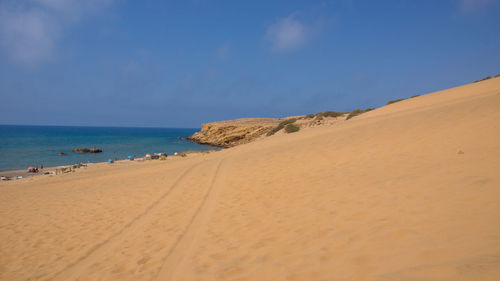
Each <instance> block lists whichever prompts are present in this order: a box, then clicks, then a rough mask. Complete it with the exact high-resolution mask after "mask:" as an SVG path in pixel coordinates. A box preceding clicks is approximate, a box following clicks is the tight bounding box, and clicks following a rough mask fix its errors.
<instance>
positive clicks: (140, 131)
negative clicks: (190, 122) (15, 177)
mask: <svg viewBox="0 0 500 281" xmlns="http://www.w3.org/2000/svg"><path fill="white" fill-rule="evenodd" d="M196 131H198V129H178V128H175V129H174V128H105V127H63V126H11V125H0V171H7V170H18V169H26V168H27V167H29V166H38V167H39V166H40V165H42V164H43V165H44V166H45V167H50V166H59V165H68V164H76V163H88V162H92V163H94V162H103V161H107V160H108V159H109V158H117V159H126V158H127V156H128V155H137V156H138V157H140V156H144V155H145V154H146V153H151V154H152V153H159V152H165V153H168V154H169V155H172V154H173V153H174V152H182V151H187V150H210V149H214V148H213V147H211V146H207V145H199V144H195V143H192V142H189V141H185V140H182V139H178V137H181V138H185V137H188V136H190V135H192V134H193V133H194V132H196ZM94 146H95V147H97V148H100V149H102V150H103V152H102V153H96V154H93V153H86V154H80V153H74V152H72V151H71V150H72V149H73V148H78V147H87V148H92V147H94ZM59 152H64V153H66V154H67V156H59V155H57V154H58V153H59Z"/></svg>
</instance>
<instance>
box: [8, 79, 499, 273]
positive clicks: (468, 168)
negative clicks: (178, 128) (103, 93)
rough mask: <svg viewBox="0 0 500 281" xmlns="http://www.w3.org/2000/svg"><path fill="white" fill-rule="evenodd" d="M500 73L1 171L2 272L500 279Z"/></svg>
mask: <svg viewBox="0 0 500 281" xmlns="http://www.w3.org/2000/svg"><path fill="white" fill-rule="evenodd" d="M499 171H500V78H495V79H491V80H487V81H484V82H480V83H474V84H470V85H465V86H462V87H458V88H454V89H450V90H446V91H441V92H436V93H433V94H429V95H425V96H420V97H417V98H413V99H409V100H405V101H401V102H398V103H395V104H392V105H389V106H385V107H382V108H380V109H377V110H374V111H371V112H368V113H365V114H363V115H360V116H357V117H355V118H353V119H351V120H348V121H345V122H338V123H336V124H335V125H334V126H328V127H318V128H310V129H305V130H302V131H300V132H298V133H294V134H290V135H275V136H272V137H268V138H264V139H262V140H258V141H256V142H253V143H249V144H246V145H241V146H238V147H234V148H230V149H227V150H224V151H220V152H216V153H212V154H200V155H197V156H193V157H188V158H186V159H179V160H168V161H150V162H144V163H130V164H122V165H121V166H120V165H115V166H110V165H104V164H99V165H96V166H95V167H90V168H88V169H87V170H85V171H82V172H78V173H74V174H64V175H58V176H51V177H34V178H30V179H25V180H20V181H15V182H8V183H2V184H1V185H0V191H1V192H0V252H1V255H0V280H304V281H305V280H307V281H310V280H332V281H333V280H380V281H389V280H391V281H394V280H500V172H499Z"/></svg>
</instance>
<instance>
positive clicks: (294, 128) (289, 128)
mask: <svg viewBox="0 0 500 281" xmlns="http://www.w3.org/2000/svg"><path fill="white" fill-rule="evenodd" d="M299 130H300V127H299V126H297V125H295V124H288V125H286V127H285V132H286V133H287V134H290V133H295V132H298V131H299Z"/></svg>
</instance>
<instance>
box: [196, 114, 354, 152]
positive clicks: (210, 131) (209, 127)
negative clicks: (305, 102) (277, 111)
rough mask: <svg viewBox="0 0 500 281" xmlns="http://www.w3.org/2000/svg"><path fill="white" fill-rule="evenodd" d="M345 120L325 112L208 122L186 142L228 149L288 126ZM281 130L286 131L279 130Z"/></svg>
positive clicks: (302, 126) (325, 123) (324, 123)
mask: <svg viewBox="0 0 500 281" xmlns="http://www.w3.org/2000/svg"><path fill="white" fill-rule="evenodd" d="M346 116H347V114H346V113H343V112H333V111H326V112H320V113H317V114H309V115H304V116H291V117H285V118H244V119H236V120H228V121H218V122H211V123H205V124H202V125H201V131H199V132H196V133H194V134H193V135H192V136H190V137H188V138H187V140H190V141H192V142H195V143H199V144H208V145H213V146H218V147H225V148H229V147H233V146H236V145H240V144H244V143H248V142H251V141H254V140H256V139H259V138H262V137H266V136H269V135H273V134H275V133H277V134H283V133H286V132H287V131H286V128H285V127H286V126H287V125H289V124H293V125H294V126H296V127H298V128H299V129H302V128H307V127H316V126H322V125H329V124H333V123H335V122H338V121H343V120H345V119H346V118H345V117H346ZM283 128H285V130H282V129H283ZM297 131H298V130H297Z"/></svg>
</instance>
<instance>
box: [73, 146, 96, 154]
mask: <svg viewBox="0 0 500 281" xmlns="http://www.w3.org/2000/svg"><path fill="white" fill-rule="evenodd" d="M72 151H73V152H77V153H101V152H102V150H101V149H99V148H96V147H93V148H91V149H88V148H86V147H82V148H73V150H72Z"/></svg>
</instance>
